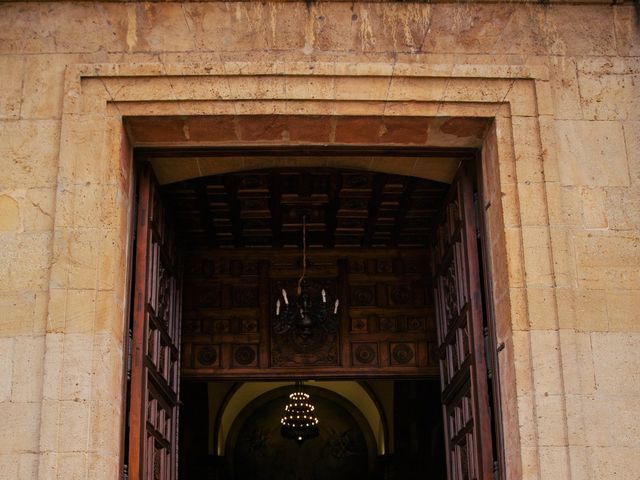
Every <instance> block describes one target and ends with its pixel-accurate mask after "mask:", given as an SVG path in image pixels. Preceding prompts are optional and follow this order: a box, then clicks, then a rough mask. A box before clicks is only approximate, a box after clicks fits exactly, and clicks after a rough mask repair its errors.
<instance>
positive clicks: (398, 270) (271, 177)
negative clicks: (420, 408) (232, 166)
mask: <svg viewBox="0 0 640 480" xmlns="http://www.w3.org/2000/svg"><path fill="white" fill-rule="evenodd" d="M470 163H471V162H467V163H465V162H462V166H461V168H460V169H459V171H458V172H457V173H456V174H455V177H454V178H452V184H453V187H452V186H450V185H448V184H447V183H445V182H438V181H433V180H424V179H416V178H413V177H403V176H399V175H390V174H383V173H375V172H362V171H341V170H332V169H328V168H324V169H323V168H316V169H305V168H296V169H284V170H283V169H279V170H276V169H270V170H267V171H255V172H243V173H232V174H226V175H218V176H214V177H200V178H196V179H193V180H188V181H184V182H179V183H175V184H171V185H167V186H164V187H159V186H158V185H154V183H153V172H152V171H151V169H150V168H149V167H148V166H147V167H146V169H145V172H143V173H142V174H141V184H144V183H145V182H146V187H145V186H144V185H143V186H141V188H140V193H141V195H140V199H141V202H140V203H141V209H140V211H139V222H138V225H139V230H138V238H137V244H138V246H139V248H138V249H137V254H140V255H139V256H138V257H137V261H136V266H137V268H136V284H137V286H136V289H138V290H139V289H140V282H143V283H142V285H143V288H142V290H141V291H146V292H147V294H148V295H149V297H148V301H147V302H146V304H145V305H137V306H136V305H134V314H133V315H132V318H133V322H132V332H133V333H132V344H133V346H134V349H135V352H136V354H135V355H134V368H133V369H132V375H131V378H132V380H131V385H132V388H131V392H132V395H131V398H132V402H131V406H130V412H131V413H130V417H129V418H130V422H129V429H130V433H131V432H133V435H131V434H130V435H129V439H130V440H129V445H128V448H129V453H130V455H129V456H130V459H134V462H133V463H135V462H136V460H135V459H136V458H139V459H141V460H140V461H139V462H138V466H137V467H135V468H136V469H137V471H138V472H152V473H151V474H152V475H153V476H150V477H148V478H176V477H175V475H176V474H177V461H176V459H177V457H178V456H179V455H178V454H177V453H178V451H179V449H180V447H179V446H178V445H181V446H184V444H185V443H187V441H186V439H183V441H182V442H181V443H179V441H178V435H177V432H178V430H179V429H178V401H179V400H178V399H179V398H180V394H179V387H178V385H179V383H180V379H182V382H183V385H186V383H185V382H187V383H188V382H190V381H196V382H197V381H203V380H211V379H213V378H215V379H217V380H222V379H239V378H244V379H245V380H274V379H279V380H282V379H293V378H313V379H317V380H321V379H342V378H358V377H362V376H363V375H364V377H365V378H367V379H380V381H382V380H388V381H391V380H390V379H394V380H393V381H396V382H400V383H398V385H401V384H402V383H401V380H402V381H404V382H405V383H404V384H405V385H409V384H410V383H406V382H411V380H410V379H412V378H416V377H425V376H428V377H431V378H433V377H434V376H436V375H438V373H439V372H442V373H441V376H440V387H439V390H440V395H441V399H440V401H439V405H440V407H441V408H442V410H443V412H444V421H443V423H442V430H443V436H442V438H443V445H444V448H443V450H444V451H445V454H444V459H446V462H445V463H446V465H447V471H448V478H449V479H451V480H453V479H456V480H457V479H464V478H489V476H488V475H489V474H488V472H490V471H492V468H493V462H494V458H493V453H492V451H493V450H494V448H493V446H494V439H493V438H492V432H491V424H492V422H491V418H490V409H491V398H490V396H489V395H488V391H489V388H490V387H489V386H488V381H489V380H488V378H487V377H486V365H485V358H484V355H483V351H482V343H481V342H479V340H478V338H480V340H482V338H483V333H484V331H485V329H484V327H485V326H486V323H487V322H486V319H485V318H484V316H483V313H482V299H481V298H480V297H479V295H480V294H481V285H482V282H481V280H480V278H479V275H480V269H479V260H480V259H479V258H478V250H477V247H478V244H477V242H478V237H477V230H476V223H474V222H475V220H474V219H475V218H476V211H475V210H474V202H473V194H474V191H473V185H474V178H473V169H472V167H471V166H470ZM145 188H146V189H147V190H146V193H145ZM145 202H146V204H145ZM141 216H142V217H144V218H142V219H140V218H141ZM169 218H172V219H173V220H168V219H169ZM307 218H308V219H309V223H308V224H307V220H306V219H307ZM169 225H171V226H169ZM307 228H308V231H307ZM140 230H143V231H146V232H147V234H146V238H145V234H144V233H143V234H141V232H140ZM303 232H304V235H303ZM305 235H308V238H307V237H305ZM303 238H305V239H306V240H308V247H309V252H308V259H309V262H308V267H309V278H310V280H311V281H312V283H314V284H315V285H316V291H315V292H313V290H312V291H311V293H315V295H316V296H318V297H319V295H320V291H321V290H322V297H323V300H324V296H325V292H326V294H327V295H328V296H329V297H330V298H331V299H336V300H339V302H340V305H341V308H340V310H339V311H340V313H339V314H338V322H337V325H338V327H337V329H336V330H335V331H326V329H323V326H322V325H314V326H313V328H314V330H312V331H311V334H309V335H306V336H305V337H304V338H303V339H302V338H301V336H300V335H296V334H295V332H291V331H290V332H288V333H287V334H283V333H282V332H278V331H276V330H274V328H273V325H274V312H276V311H277V310H276V309H277V307H276V305H275V300H276V298H279V296H280V293H279V292H281V291H285V292H286V291H289V292H290V294H291V293H292V292H294V291H295V285H296V279H297V277H298V275H299V272H300V270H301V267H302V265H301V263H302V262H303V260H302V258H301V255H300V247H301V246H302V245H301V244H302V243H305V244H307V241H304V242H303ZM470 249H472V250H473V251H474V252H475V253H473V252H471V254H470ZM474 255H475V256H474ZM142 257H144V261H142ZM178 258H182V260H181V261H178V260H177V259H178ZM180 262H183V263H180ZM306 263H307V262H306V257H305V260H304V264H306ZM469 265H471V267H469ZM143 277H144V278H143ZM472 290H473V291H472ZM434 291H435V296H434V294H433V292H434ZM154 292H155V293H154ZM180 292H183V293H182V294H180ZM138 297H139V295H138V296H135V294H134V298H136V299H137V298H138ZM285 299H286V295H285ZM142 303H145V302H142ZM149 307H151V308H149ZM137 311H142V312H143V313H142V314H139V315H138V317H140V315H142V316H143V317H145V316H146V317H145V318H146V320H145V321H146V325H147V326H146V327H143V328H142V331H138V332H137V336H136V327H137V326H138V325H139V322H136V312H137ZM337 311H338V310H337V309H336V312H337ZM165 318H166V319H168V320H167V321H165V320H163V319H165ZM138 330H140V327H139V326H138ZM180 338H182V340H181V341H180V340H178V339H180ZM136 355H138V356H139V361H138V367H137V368H136V362H135V358H136ZM178 359H179V360H180V362H181V363H180V365H181V368H180V369H178ZM141 365H143V366H144V367H143V368H140V367H139V366H141ZM145 368H146V370H145ZM136 370H138V372H137V373H136ZM180 372H181V373H180ZM403 379H406V380H403ZM140 381H141V384H142V385H143V388H142V389H141V390H140V393H139V394H136V389H137V388H138V387H137V385H138V384H137V382H140ZM414 381H415V380H414ZM416 385H419V383H417V384H416ZM184 388H186V389H188V388H190V387H184ZM394 388H395V387H394ZM415 388H418V387H415ZM415 388H414V389H415ZM418 390H420V388H418ZM400 397H402V395H399V397H398V398H400ZM422 400H423V401H424V399H422ZM136 412H138V413H137V414H136ZM183 415H184V412H183ZM265 415H266V414H265ZM187 417H188V415H187ZM145 418H146V422H143V419H145ZM149 419H151V421H150V420H149ZM136 422H138V423H136ZM136 425H142V426H143V427H142V428H140V427H138V428H137V433H136ZM408 435H411V433H408ZM403 438H404V437H403ZM131 439H133V441H132V440H131ZM136 445H138V447H136ZM434 448H435V447H434ZM180 455H183V453H181V454H180ZM186 457H187V458H188V455H186ZM406 464H411V462H410V461H408V460H407V462H405V465H406ZM223 471H224V472H225V473H224V474H225V475H228V474H229V473H228V472H229V469H228V465H227V466H226V467H225V469H224V470H223ZM232 471H233V469H232ZM380 471H381V470H380V469H378V470H377V473H379V472H380ZM218 474H219V472H218V473H216V475H218ZM140 478H147V477H143V476H141V477H140ZM213 478H226V477H213ZM229 478H232V477H229ZM371 478H377V477H374V476H372V477H371ZM404 478H407V477H404Z"/></svg>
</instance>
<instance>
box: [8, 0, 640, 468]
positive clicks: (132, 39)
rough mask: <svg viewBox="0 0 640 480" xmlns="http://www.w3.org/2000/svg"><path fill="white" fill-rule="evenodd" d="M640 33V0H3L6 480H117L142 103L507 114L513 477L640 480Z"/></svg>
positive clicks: (490, 140)
mask: <svg viewBox="0 0 640 480" xmlns="http://www.w3.org/2000/svg"><path fill="white" fill-rule="evenodd" d="M639 25H640V20H639V19H638V16H637V12H636V9H635V7H634V6H633V5H632V4H630V3H624V2H622V3H619V4H615V5H609V4H605V3H602V4H599V3H597V2H588V3H584V4H580V3H574V4H571V5H569V4H563V3H561V2H559V3H551V4H548V5H540V4H538V3H524V2H523V3H484V2H480V3H433V4H426V3H404V2H402V3H394V2H380V3H355V4H352V3H341V2H326V3H314V2H310V3H304V2H300V3H298V2H275V3H269V2H266V3H256V2H240V3H233V2H206V3H170V2H168V3H164V2H163V3H134V2H132V3H127V2H122V3H107V2H82V3H80V2H52V3H35V2H33V3H31V2H30V3H14V2H9V3H2V4H0V369H1V370H0V371H1V372H2V374H0V418H2V421H1V422H0V478H2V479H4V478H6V479H16V478H19V479H35V478H38V479H55V478H60V479H63V478H64V479H75V478H79V479H80V478H82V479H84V478H91V479H103V478H104V479H113V478H117V477H118V469H119V465H120V459H121V452H120V448H121V447H120V438H121V415H122V411H121V410H122V398H121V388H122V378H123V376H122V372H123V371H122V365H123V362H122V359H123V352H122V343H123V342H122V341H123V325H124V324H125V319H126V315H125V312H126V298H127V291H128V289H127V262H128V244H127V242H128V239H129V212H130V202H131V171H132V170H131V169H132V165H131V162H130V155H129V153H130V149H131V144H130V143H129V138H128V136H127V132H125V129H124V127H123V122H122V119H123V117H124V116H127V115H134V114H135V115H159V114H171V115H202V114H209V115H215V114H220V113H225V114H236V115H241V114H248V113H259V114H266V113H275V114H278V113H288V114H304V113H307V114H325V115H326V114H335V115H350V114H367V115H374V114H375V115H380V116H386V115H417V116H444V115H452V116H455V115H460V116H471V117H473V116H481V117H483V118H485V117H489V118H492V119H493V121H494V126H493V128H492V129H491V131H490V132H489V133H488V134H487V137H486V138H485V140H484V153H483V158H484V159H485V160H486V165H487V167H486V168H487V169H488V170H487V172H485V173H486V176H487V178H489V179H490V180H491V182H492V183H491V188H489V190H490V195H491V199H492V200H493V202H492V205H493V206H492V207H491V208H492V209H493V210H490V211H489V220H490V222H492V225H493V227H495V228H494V230H493V231H494V232H499V234H497V235H495V238H494V237H492V238H491V241H492V246H493V247H494V255H493V259H492V261H493V262H494V263H495V264H496V265H497V266H500V265H502V266H503V267H504V272H505V273H504V274H501V273H500V269H499V268H496V272H495V273H496V277H495V279H494V282H496V285H498V284H499V285H501V287H500V289H498V288H497V290H500V292H501V293H503V295H502V296H500V298H496V299H495V300H496V314H497V316H498V317H499V324H500V328H499V332H498V336H499V338H500V340H504V341H505V344H506V345H507V347H506V349H505V354H501V355H502V356H501V374H502V378H501V383H502V384H504V389H503V390H504V398H503V406H504V411H505V419H504V423H505V441H506V445H505V450H506V456H507V459H508V469H507V470H508V478H525V479H554V480H555V479H565V478H566V479H601V478H615V479H624V480H632V479H636V478H638V473H637V472H639V471H640V83H639V82H640V59H639V55H640V30H639ZM129 133H130V132H129ZM131 141H132V142H134V143H135V141H136V139H135V138H132V139H131ZM452 141H453V140H452ZM184 142H185V143H188V138H186V137H185V139H184ZM492 159H493V160H492ZM494 160H495V161H494ZM224 168H231V167H228V166H225V167H224ZM412 168H417V167H412ZM412 172H414V170H407V171H405V172H403V173H406V174H411V173H412ZM492 212H495V213H492Z"/></svg>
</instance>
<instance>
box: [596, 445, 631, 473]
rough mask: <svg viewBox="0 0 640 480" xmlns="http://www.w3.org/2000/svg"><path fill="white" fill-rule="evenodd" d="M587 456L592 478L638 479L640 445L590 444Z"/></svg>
mask: <svg viewBox="0 0 640 480" xmlns="http://www.w3.org/2000/svg"><path fill="white" fill-rule="evenodd" d="M587 458H588V459H589V471H590V472H591V475H592V478H615V479H616V480H636V479H637V478H638V472H640V447H636V446H634V447H618V446H616V447H606V446H600V445H594V446H589V447H588V448H587Z"/></svg>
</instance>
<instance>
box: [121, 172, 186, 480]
mask: <svg viewBox="0 0 640 480" xmlns="http://www.w3.org/2000/svg"><path fill="white" fill-rule="evenodd" d="M139 180H140V181H139V186H138V196H139V198H138V213H137V215H138V218H137V232H136V240H135V242H136V244H135V249H136V250H135V255H136V256H135V273H134V282H135V283H134V290H133V319H132V333H131V339H130V342H131V375H130V377H131V382H130V387H129V395H130V397H129V425H128V442H127V444H128V457H127V471H128V478H129V479H131V480H173V479H176V478H177V453H178V452H177V446H178V445H177V441H178V440H177V439H178V431H177V430H178V396H179V384H180V362H179V360H180V315H181V285H180V283H181V276H180V266H179V263H178V261H177V252H176V245H175V241H174V235H173V231H172V230H171V228H170V226H169V225H168V223H167V217H166V211H165V209H164V208H163V206H162V202H161V198H160V194H159V190H158V184H157V182H156V180H155V177H154V175H153V172H152V171H151V168H150V167H149V166H148V165H146V166H144V167H143V168H142V169H141V173H140V179H139Z"/></svg>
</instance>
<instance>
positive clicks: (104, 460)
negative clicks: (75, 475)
mask: <svg viewBox="0 0 640 480" xmlns="http://www.w3.org/2000/svg"><path fill="white" fill-rule="evenodd" d="M87 472H88V473H87V478H118V476H119V475H120V459H119V458H118V456H117V455H99V454H98V455H96V454H92V453H90V454H89V455H88V458H87Z"/></svg>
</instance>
